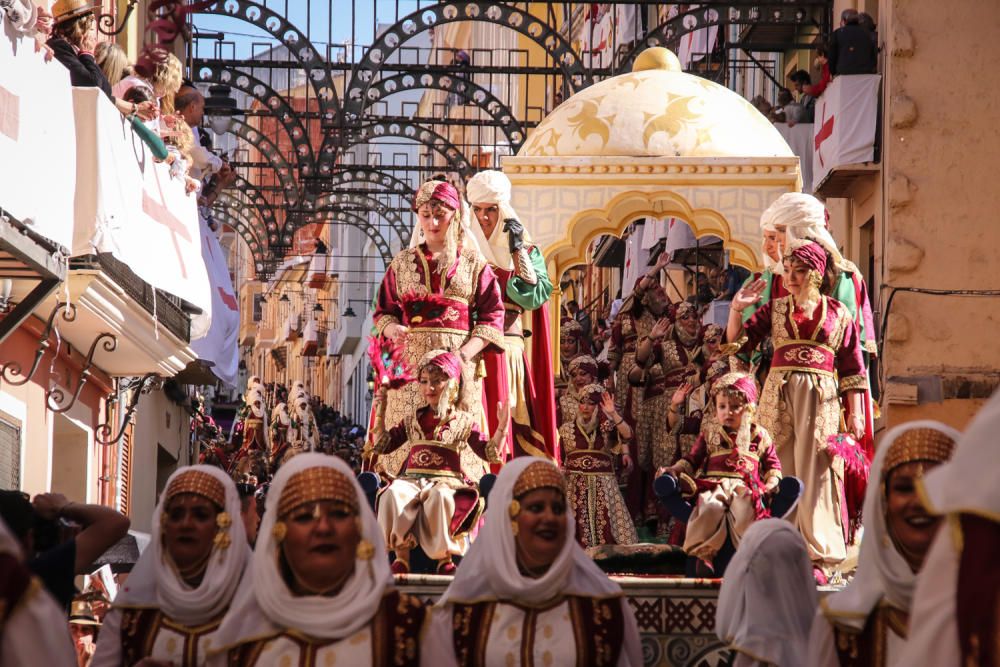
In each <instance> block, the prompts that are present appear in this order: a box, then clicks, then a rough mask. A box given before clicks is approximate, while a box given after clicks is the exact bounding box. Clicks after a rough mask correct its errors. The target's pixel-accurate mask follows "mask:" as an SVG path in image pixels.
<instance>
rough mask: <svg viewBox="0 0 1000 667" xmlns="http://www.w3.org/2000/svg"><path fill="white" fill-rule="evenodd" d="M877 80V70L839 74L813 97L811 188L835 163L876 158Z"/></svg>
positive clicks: (836, 164) (817, 183)
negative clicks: (814, 102)
mask: <svg viewBox="0 0 1000 667" xmlns="http://www.w3.org/2000/svg"><path fill="white" fill-rule="evenodd" d="M880 80H881V77H880V76H879V75H878V74H851V75H843V76H838V77H835V78H834V79H833V82H832V83H830V85H829V86H827V87H826V90H825V91H824V92H823V94H822V95H820V97H819V99H817V100H816V117H815V121H814V123H813V186H812V189H813V190H815V189H816V188H817V187H818V186H819V184H820V183H821V182H822V181H823V179H824V178H826V175H827V174H829V173H830V170H832V169H834V168H835V167H838V166H840V165H846V164H857V163H861V162H871V161H872V160H874V159H875V125H876V123H877V121H878V89H879V82H880Z"/></svg>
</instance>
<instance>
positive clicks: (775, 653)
mask: <svg viewBox="0 0 1000 667" xmlns="http://www.w3.org/2000/svg"><path fill="white" fill-rule="evenodd" d="M816 604H817V596H816V583H815V580H814V579H813V576H812V564H811V563H810V562H809V554H808V553H807V552H806V545H805V542H803V540H802V537H801V536H800V535H799V533H798V531H796V530H795V527H794V526H793V525H792V524H791V523H789V522H787V521H785V520H783V519H764V520H761V521H757V522H754V524H753V525H752V526H750V528H748V529H747V532H746V533H745V534H744V535H743V539H742V541H741V542H740V546H739V549H738V550H737V551H736V555H735V556H733V559H732V561H730V563H729V566H728V567H727V568H726V576H725V577H724V578H723V580H722V588H721V589H720V591H719V607H718V611H717V612H716V616H715V632H716V634H717V635H718V636H719V639H721V640H722V641H724V642H726V643H727V644H728V645H729V646H730V647H731V648H732V649H734V650H736V651H738V652H739V653H741V654H742V655H745V656H749V657H751V658H753V659H755V660H759V661H761V662H765V663H770V664H774V665H777V666H778V667H799V666H801V665H805V664H807V663H806V659H805V658H806V650H807V648H808V644H807V642H808V639H809V627H810V624H811V623H812V620H813V614H814V613H815V611H816Z"/></svg>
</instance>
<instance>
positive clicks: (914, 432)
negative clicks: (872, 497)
mask: <svg viewBox="0 0 1000 667" xmlns="http://www.w3.org/2000/svg"><path fill="white" fill-rule="evenodd" d="M954 449H955V441H954V440H952V439H951V438H950V437H948V436H947V435H945V434H944V433H942V432H941V431H938V430H937V429H933V428H915V429H911V430H909V431H905V432H903V433H902V434H900V436H899V437H898V438H896V439H895V440H893V441H892V444H891V445H890V446H889V451H888V452H887V453H886V456H885V463H884V464H883V466H882V477H883V478H884V477H886V476H887V475H888V474H889V473H890V472H892V471H893V470H895V469H896V468H898V467H899V466H901V465H904V464H906V463H914V462H916V461H927V462H931V463H944V462H945V461H947V460H948V459H950V458H951V454H952V452H953V451H954Z"/></svg>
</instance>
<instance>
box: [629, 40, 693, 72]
mask: <svg viewBox="0 0 1000 667" xmlns="http://www.w3.org/2000/svg"><path fill="white" fill-rule="evenodd" d="M650 69H662V70H666V71H668V72H680V71H681V61H680V60H679V59H678V58H677V56H676V55H674V52H673V51H671V50H670V49H667V48H664V47H662V46H651V47H649V48H648V49H646V50H645V51H643V52H642V53H640V54H639V57H637V58H636V59H635V62H634V63H632V71H633V72H642V71H645V70H650Z"/></svg>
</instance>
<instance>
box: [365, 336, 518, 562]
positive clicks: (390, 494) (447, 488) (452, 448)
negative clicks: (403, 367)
mask: <svg viewBox="0 0 1000 667" xmlns="http://www.w3.org/2000/svg"><path fill="white" fill-rule="evenodd" d="M419 369H420V370H419V371H418V374H417V381H418V383H419V386H420V391H421V394H422V395H423V398H424V401H425V403H426V404H425V405H424V406H423V407H421V408H419V409H417V410H416V411H415V412H414V413H413V414H412V415H410V417H409V418H407V419H405V420H403V421H401V422H399V423H398V424H396V425H395V426H393V427H392V428H390V429H388V430H386V428H385V404H386V394H387V388H386V386H385V385H382V386H381V388H380V389H379V392H378V397H377V399H376V405H375V420H374V422H373V424H372V428H373V430H374V433H373V439H374V441H375V445H374V452H375V453H378V454H388V453H391V452H392V451H394V450H396V449H398V448H399V447H401V446H402V445H403V444H407V443H408V444H409V445H410V452H409V454H408V455H407V458H406V462H405V464H404V466H403V470H402V474H401V475H400V477H398V478H396V479H395V480H393V482H392V483H391V484H389V486H388V487H386V488H384V489H383V490H382V491H381V492H380V494H379V497H378V501H377V514H378V522H379V526H381V528H382V530H383V532H384V534H385V539H386V544H387V546H388V548H389V550H390V551H393V552H395V556H396V560H395V561H394V562H393V564H392V571H393V572H394V573H396V574H404V573H407V572H409V571H410V551H411V550H413V549H414V548H416V547H417V546H418V545H419V546H420V547H421V548H422V549H423V550H424V553H426V554H427V557H428V558H430V559H432V560H434V561H436V562H437V573H438V574H454V572H455V564H454V562H453V561H452V557H453V556H461V555H463V554H464V553H465V546H466V545H465V544H464V540H463V539H462V537H461V536H462V534H463V533H466V532H468V531H469V530H470V529H471V528H472V527H473V526H475V525H476V524H477V523H478V521H479V516H480V514H481V512H482V507H481V504H480V502H479V492H478V491H477V490H476V486H475V483H476V482H478V479H470V478H469V477H468V476H467V475H466V474H465V472H463V470H462V459H461V452H462V450H463V449H465V448H469V449H471V450H472V451H473V452H475V454H476V456H478V457H479V458H481V459H482V460H483V461H486V462H487V463H493V464H499V463H500V456H499V451H500V445H501V444H502V443H503V442H504V441H505V438H506V435H507V428H508V424H509V418H510V414H509V413H510V406H509V405H508V404H506V403H502V404H500V405H499V406H498V409H497V418H498V420H499V421H498V426H497V430H496V431H494V433H493V436H492V437H491V438H487V437H486V435H485V434H484V433H483V432H482V431H481V430H480V428H479V426H478V425H477V424H476V418H475V415H473V414H472V413H471V412H468V411H465V410H461V409H459V408H458V407H457V405H456V403H457V400H458V395H459V391H460V385H461V382H462V360H461V358H460V357H459V356H458V355H456V354H455V353H453V352H447V351H445V350H431V351H430V352H428V353H427V354H425V355H424V357H423V359H421V361H420V366H419ZM370 454H371V452H370V451H369V452H367V455H369V456H370Z"/></svg>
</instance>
